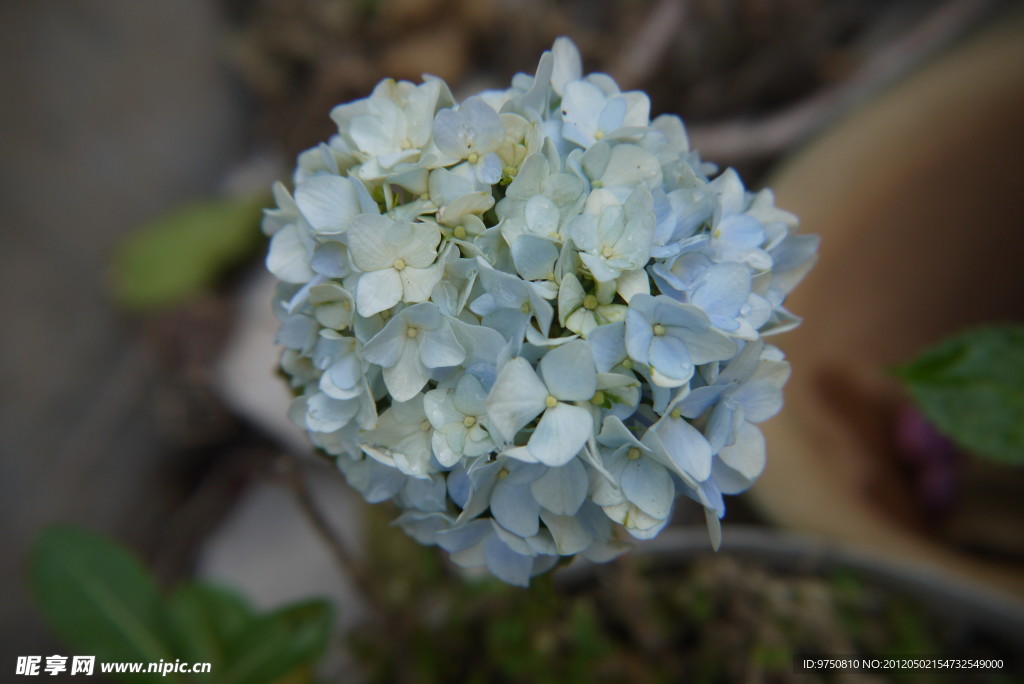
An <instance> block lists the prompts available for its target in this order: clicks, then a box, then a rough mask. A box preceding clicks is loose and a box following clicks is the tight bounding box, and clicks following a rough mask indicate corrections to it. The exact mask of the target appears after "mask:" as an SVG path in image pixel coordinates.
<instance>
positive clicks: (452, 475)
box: [447, 466, 470, 508]
mask: <svg viewBox="0 0 1024 684" xmlns="http://www.w3.org/2000/svg"><path fill="white" fill-rule="evenodd" d="M447 484H448V496H450V497H451V500H452V502H454V503H455V505H456V506H458V507H459V508H465V507H466V501H467V500H468V499H469V487H470V480H469V476H468V475H467V474H466V469H465V468H462V467H461V466H456V467H455V468H453V469H452V470H451V471H449V472H448V482H447Z"/></svg>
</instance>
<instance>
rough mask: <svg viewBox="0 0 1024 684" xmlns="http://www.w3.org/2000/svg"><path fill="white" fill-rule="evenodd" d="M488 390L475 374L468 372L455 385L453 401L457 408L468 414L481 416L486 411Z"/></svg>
mask: <svg viewBox="0 0 1024 684" xmlns="http://www.w3.org/2000/svg"><path fill="white" fill-rule="evenodd" d="M486 400H487V392H486V391H484V388H483V385H482V384H481V383H480V380H478V379H477V377H476V376H475V375H470V374H468V373H467V374H466V375H463V376H462V377H461V378H459V382H458V384H457V385H456V386H455V394H454V396H453V397H452V402H453V404H454V406H455V408H456V409H457V410H458V411H459V412H460V413H462V414H464V415H467V416H479V415H480V414H482V413H483V412H484V402H485V401H486Z"/></svg>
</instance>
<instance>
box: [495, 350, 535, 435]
mask: <svg viewBox="0 0 1024 684" xmlns="http://www.w3.org/2000/svg"><path fill="white" fill-rule="evenodd" d="M547 396H548V389H547V387H545V386H544V383H543V382H542V381H541V379H540V378H539V377H538V376H537V373H536V372H535V371H534V370H533V366H531V365H530V362H529V361H527V360H526V359H524V358H521V357H517V358H514V359H512V360H510V361H509V362H508V363H506V364H505V365H504V366H503V367H502V369H501V371H500V372H499V373H498V377H497V379H496V380H495V381H494V386H493V387H492V388H491V392H490V394H488V396H487V402H486V406H487V418H488V424H489V425H490V426H491V427H493V428H495V429H496V430H497V432H498V434H499V435H500V436H501V437H502V438H503V439H505V440H506V441H509V442H510V441H512V439H513V438H514V437H515V435H516V433H517V432H519V431H520V430H521V429H522V428H523V427H524V426H525V425H526V424H527V423H529V422H530V421H531V420H533V419H534V418H535V417H536V416H537V414H539V413H540V412H541V411H543V410H544V406H545V404H544V401H545V399H547Z"/></svg>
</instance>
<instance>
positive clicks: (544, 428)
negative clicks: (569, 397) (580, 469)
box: [527, 404, 593, 468]
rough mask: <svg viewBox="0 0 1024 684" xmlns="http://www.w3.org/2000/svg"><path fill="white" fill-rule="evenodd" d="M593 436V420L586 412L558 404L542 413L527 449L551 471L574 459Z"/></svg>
mask: <svg viewBox="0 0 1024 684" xmlns="http://www.w3.org/2000/svg"><path fill="white" fill-rule="evenodd" d="M592 434H593V419H592V418H591V417H590V412H589V411H587V409H584V408H580V407H579V406H570V405H569V404H558V405H557V406H555V407H554V408H549V409H548V410H547V411H545V412H544V416H543V417H542V418H541V419H540V424H538V425H537V429H536V430H535V431H534V433H533V435H531V436H530V441H529V443H528V444H527V448H528V449H529V450H530V453H531V454H532V455H533V457H534V458H536V459H537V461H538V462H540V463H543V464H544V465H548V466H551V467H553V468H554V467H557V466H561V465H565V464H566V463H568V462H569V461H571V460H572V459H573V458H575V457H576V454H578V453H579V451H580V449H582V448H583V445H584V444H586V442H587V439H588V438H589V437H590V436H591V435H592Z"/></svg>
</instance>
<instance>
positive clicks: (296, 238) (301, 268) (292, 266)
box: [267, 224, 315, 283]
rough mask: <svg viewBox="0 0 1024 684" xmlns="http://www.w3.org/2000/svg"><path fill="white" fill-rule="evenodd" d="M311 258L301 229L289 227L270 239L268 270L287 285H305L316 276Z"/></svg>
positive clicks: (295, 226) (294, 226)
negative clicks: (300, 231)
mask: <svg viewBox="0 0 1024 684" xmlns="http://www.w3.org/2000/svg"><path fill="white" fill-rule="evenodd" d="M310 256H311V255H310V254H309V252H308V251H307V250H306V245H305V244H303V242H302V237H301V236H300V233H299V227H298V226H297V225H295V224H291V225H287V226H285V227H284V228H282V229H281V230H279V231H277V232H276V233H274V237H272V238H270V251H269V252H268V253H267V270H268V271H270V272H271V273H273V274H274V275H275V276H276V277H277V278H278V279H279V280H283V281H285V282H286V283H305V282H308V281H309V280H311V279H312V278H313V276H314V275H315V274H314V273H313V269H312V268H310V265H309V259H310Z"/></svg>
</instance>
